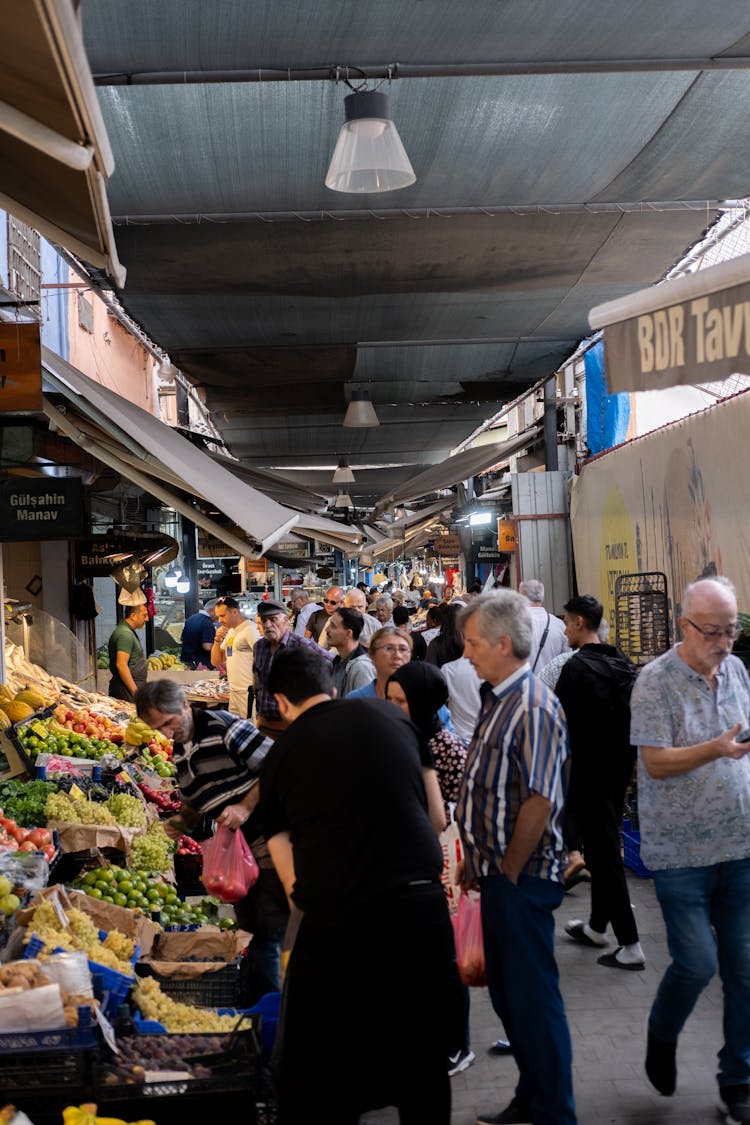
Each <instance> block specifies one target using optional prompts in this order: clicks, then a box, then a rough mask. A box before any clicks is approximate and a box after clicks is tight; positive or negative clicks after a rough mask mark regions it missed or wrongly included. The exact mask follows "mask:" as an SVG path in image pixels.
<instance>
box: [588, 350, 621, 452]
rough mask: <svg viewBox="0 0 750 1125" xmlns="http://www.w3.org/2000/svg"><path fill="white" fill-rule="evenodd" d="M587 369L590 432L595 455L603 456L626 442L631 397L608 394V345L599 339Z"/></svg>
mask: <svg viewBox="0 0 750 1125" xmlns="http://www.w3.org/2000/svg"><path fill="white" fill-rule="evenodd" d="M583 361H584V364H585V367H586V432H587V440H588V446H589V449H590V450H591V452H592V453H601V452H602V450H604V449H611V448H612V446H613V445H619V444H620V442H621V441H624V440H625V434H626V433H627V431H628V422H629V421H630V395H628V394H619V395H610V394H608V393H607V379H606V375H605V371H604V342H603V340H599V341H598V343H596V344H594V346H593V348H589V350H588V351H587V352H586V354H585V355H584V357H583Z"/></svg>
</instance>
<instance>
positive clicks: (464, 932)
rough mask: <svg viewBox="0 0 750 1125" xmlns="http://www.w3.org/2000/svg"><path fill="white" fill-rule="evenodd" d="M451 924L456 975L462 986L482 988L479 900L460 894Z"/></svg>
mask: <svg viewBox="0 0 750 1125" xmlns="http://www.w3.org/2000/svg"><path fill="white" fill-rule="evenodd" d="M451 922H452V923H453V938H454V941H455V943H456V962H457V963H458V975H459V976H460V977H461V980H462V981H463V983H464V984H467V985H473V986H474V987H475V988H484V987H485V986H486V984H487V977H486V975H485V969H484V940H483V938H482V914H481V908H480V905H479V899H478V898H473V897H470V896H469V895H467V894H462V895H461V898H460V899H459V901H458V909H457V910H456V913H455V914H452V915H451Z"/></svg>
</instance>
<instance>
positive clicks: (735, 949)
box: [649, 859, 750, 1086]
mask: <svg viewBox="0 0 750 1125" xmlns="http://www.w3.org/2000/svg"><path fill="white" fill-rule="evenodd" d="M654 887H655V889H656V896H657V898H658V899H659V905H660V906H661V911H662V914H663V915H664V923H665V925H666V927H667V941H668V944H669V952H670V955H671V957H672V963H671V965H670V966H669V968H668V969H667V971H666V973H665V974H664V977H663V978H662V981H661V984H660V985H659V989H658V991H657V993H656V999H655V1000H654V1003H653V1007H652V1008H651V1014H650V1016H649V1026H650V1028H651V1030H652V1031H653V1033H654V1035H656V1036H657V1037H658V1038H659V1039H663V1040H665V1041H666V1042H669V1043H673V1042H676V1041H677V1037H678V1035H679V1034H680V1032H681V1031H682V1028H683V1027H684V1025H685V1021H686V1020H687V1018H688V1016H689V1015H690V1013H691V1012H692V1010H693V1008H694V1007H695V1003H696V1001H697V999H698V997H699V996H700V994H701V992H702V991H703V989H704V988H705V987H706V985H707V984H708V982H709V981H710V980H711V977H712V976H713V975H714V973H715V972H716V970H717V968H718V970H719V976H720V977H721V982H722V985H723V988H724V1046H723V1047H722V1049H721V1051H720V1052H719V1071H718V1075H717V1077H718V1080H719V1085H720V1086H736V1085H740V1084H742V1083H744V1082H750V859H737V860H730V861H727V862H726V863H716V864H714V865H713V866H711V867H680V868H676V869H672V870H669V871H656V872H655V873H654Z"/></svg>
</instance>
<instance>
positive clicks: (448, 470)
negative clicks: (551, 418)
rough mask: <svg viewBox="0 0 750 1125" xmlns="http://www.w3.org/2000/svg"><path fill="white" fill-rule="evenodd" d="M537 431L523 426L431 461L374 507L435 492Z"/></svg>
mask: <svg viewBox="0 0 750 1125" xmlns="http://www.w3.org/2000/svg"><path fill="white" fill-rule="evenodd" d="M539 432H540V427H539V426H537V427H535V428H534V429H529V430H526V431H525V432H524V433H523V434H517V435H516V436H515V437H512V438H509V439H508V440H507V441H499V442H496V443H495V444H494V445H478V446H476V447H473V448H471V449H465V450H464V451H463V452H462V453H456V454H455V455H454V456H453V457H448V458H446V460H445V461H441V462H440V464H439V465H432V466H431V467H430V468H429V469H426V470H425V471H424V472H423V473H419V474H418V475H417V476H415V477H412V479H411V480H410V481H407V482H406V483H405V484H403V485H402V486H401V487H399V488H397V489H395V490H394V491H393V492H392V493H390V495H388V496H384V497H382V498H381V499H380V500H379V501H378V505H377V509H376V511H381V512H382V511H385V510H386V509H387V508H389V507H392V506H393V505H394V504H405V503H408V501H410V500H418V499H419V497H420V496H426V495H427V494H428V493H430V492H438V491H439V490H440V489H441V488H452V487H453V485H454V484H457V483H458V481H462V480H467V479H468V478H469V477H473V476H475V475H476V474H477V473H481V472H484V471H485V470H486V469H489V468H491V467H492V466H493V465H498V464H500V463H501V462H502V461H507V459H508V458H509V457H510V456H512V454H514V453H517V452H518V450H519V449H523V448H524V447H525V446H527V445H530V444H531V442H532V441H533V439H534V438H535V437H536V435H537V434H538V433H539Z"/></svg>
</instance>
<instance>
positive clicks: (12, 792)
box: [0, 780, 57, 828]
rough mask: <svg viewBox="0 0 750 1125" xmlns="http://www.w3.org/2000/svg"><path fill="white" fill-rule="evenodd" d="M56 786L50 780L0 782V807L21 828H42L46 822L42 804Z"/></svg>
mask: <svg viewBox="0 0 750 1125" xmlns="http://www.w3.org/2000/svg"><path fill="white" fill-rule="evenodd" d="M56 790H57V786H56V785H55V783H54V782H52V781H18V780H13V781H3V782H0V809H2V810H3V814H4V815H5V816H7V817H10V819H11V820H15V822H16V824H18V825H19V826H20V827H21V828H43V827H44V825H45V824H46V823H47V818H46V816H45V815H44V806H45V804H46V802H47V797H48V796H49V794H50V793H54V792H56Z"/></svg>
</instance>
